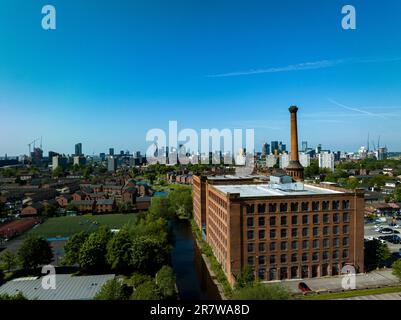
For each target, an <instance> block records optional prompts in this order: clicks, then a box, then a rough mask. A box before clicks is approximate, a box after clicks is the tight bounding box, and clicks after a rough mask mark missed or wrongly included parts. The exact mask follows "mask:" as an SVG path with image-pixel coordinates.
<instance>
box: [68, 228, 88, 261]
mask: <svg viewBox="0 0 401 320" xmlns="http://www.w3.org/2000/svg"><path fill="white" fill-rule="evenodd" d="M87 238H88V234H87V233H85V232H79V233H76V234H74V235H73V236H72V237H71V238H70V239H69V240H68V241H67V243H66V245H65V246H64V257H63V264H65V265H73V264H76V263H79V252H80V251H81V248H82V246H83V244H84V243H85V241H86V239H87Z"/></svg>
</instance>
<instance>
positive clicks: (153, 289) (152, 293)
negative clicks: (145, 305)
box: [131, 281, 162, 300]
mask: <svg viewBox="0 0 401 320" xmlns="http://www.w3.org/2000/svg"><path fill="white" fill-rule="evenodd" d="M161 298H162V295H161V294H160V289H159V287H158V286H157V285H156V283H155V282H154V281H146V282H144V283H142V284H140V285H139V286H138V287H137V288H136V289H135V291H134V293H133V294H132V295H131V300H160V299H161Z"/></svg>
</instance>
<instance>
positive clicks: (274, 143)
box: [270, 141, 278, 154]
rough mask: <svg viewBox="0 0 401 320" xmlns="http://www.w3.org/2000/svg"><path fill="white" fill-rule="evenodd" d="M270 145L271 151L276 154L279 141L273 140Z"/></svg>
mask: <svg viewBox="0 0 401 320" xmlns="http://www.w3.org/2000/svg"><path fill="white" fill-rule="evenodd" d="M270 147H271V148H270V149H271V153H273V154H274V152H275V151H276V150H277V151H278V141H272V142H271V145H270Z"/></svg>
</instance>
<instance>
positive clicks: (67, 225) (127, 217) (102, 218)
mask: <svg viewBox="0 0 401 320" xmlns="http://www.w3.org/2000/svg"><path fill="white" fill-rule="evenodd" d="M136 216H137V214H136V213H127V214H105V215H94V216H93V215H90V214H87V215H82V216H75V217H73V216H72V217H56V218H50V219H47V220H46V221H45V222H44V223H42V224H41V225H38V226H37V227H34V228H33V229H31V230H30V231H29V232H27V233H26V234H27V235H32V234H34V235H38V236H42V237H45V238H50V237H69V236H71V235H73V234H74V233H77V232H81V231H84V232H92V231H95V230H96V229H97V228H99V227H100V226H101V225H106V226H108V227H109V228H110V229H120V228H121V227H123V226H124V225H126V224H128V225H133V224H134V223H135V221H136V219H137V217H136Z"/></svg>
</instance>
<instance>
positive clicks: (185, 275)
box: [170, 220, 220, 300]
mask: <svg viewBox="0 0 401 320" xmlns="http://www.w3.org/2000/svg"><path fill="white" fill-rule="evenodd" d="M170 227H171V228H172V233H173V235H174V240H173V245H174V247H173V250H172V252H171V260H172V265H173V270H174V272H175V274H176V278H177V287H178V291H179V295H180V299H182V300H208V299H213V300H220V295H219V292H218V289H217V287H216V285H215V284H214V283H213V281H212V279H211V277H210V275H209V272H208V270H207V267H206V264H205V262H204V261H203V259H202V256H201V253H200V251H199V249H198V247H197V245H196V242H195V240H194V237H193V234H192V230H191V224H190V222H189V221H188V220H172V221H170Z"/></svg>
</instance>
